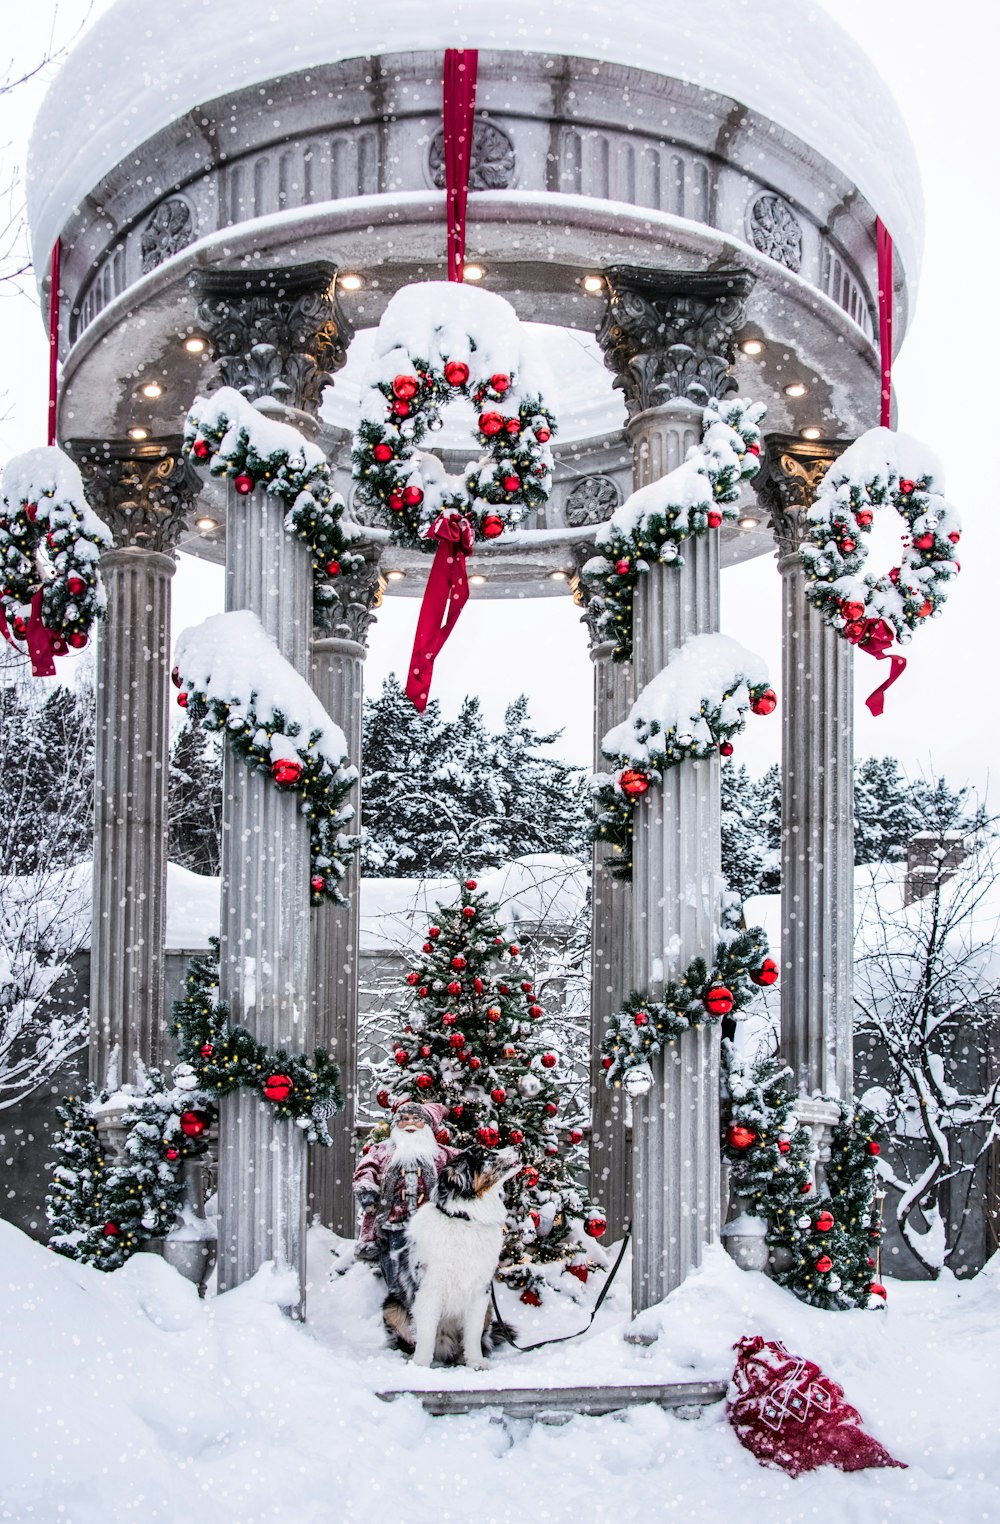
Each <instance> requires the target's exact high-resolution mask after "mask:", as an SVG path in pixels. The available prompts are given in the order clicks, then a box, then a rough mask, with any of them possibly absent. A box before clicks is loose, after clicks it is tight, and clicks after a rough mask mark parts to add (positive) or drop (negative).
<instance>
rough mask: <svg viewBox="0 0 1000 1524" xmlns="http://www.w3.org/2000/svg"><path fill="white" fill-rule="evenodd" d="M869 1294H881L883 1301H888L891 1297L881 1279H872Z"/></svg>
mask: <svg viewBox="0 0 1000 1524" xmlns="http://www.w3.org/2000/svg"><path fill="white" fill-rule="evenodd" d="M868 1294H869V1295H870V1296H880V1297H881V1298H882V1300H883V1302H884V1301H887V1300H888V1297H889V1293H888V1291H886V1289H885V1287H884V1286H883V1285H882V1283H881V1282H880V1281H872V1283H871V1285H870V1286H869V1287H868Z"/></svg>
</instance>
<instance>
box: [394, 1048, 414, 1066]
mask: <svg viewBox="0 0 1000 1524" xmlns="http://www.w3.org/2000/svg"><path fill="white" fill-rule="evenodd" d="M392 1056H393V1058H394V1059H395V1060H396V1062H397V1064H399V1066H400V1068H403V1067H404V1066H405V1065H406V1064H407V1063H408V1062H409V1058H410V1055H409V1054H408V1053H407V1051H406V1049H405V1048H397V1049H396V1051H395V1053H394V1054H393V1055H392Z"/></svg>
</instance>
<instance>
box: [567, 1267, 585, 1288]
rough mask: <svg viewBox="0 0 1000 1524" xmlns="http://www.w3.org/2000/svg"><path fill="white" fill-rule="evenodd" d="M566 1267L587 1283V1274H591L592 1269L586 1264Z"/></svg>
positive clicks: (578, 1278)
mask: <svg viewBox="0 0 1000 1524" xmlns="http://www.w3.org/2000/svg"><path fill="white" fill-rule="evenodd" d="M566 1269H567V1270H568V1271H569V1273H570V1275H575V1276H576V1278H577V1280H578V1281H582V1282H583V1284H584V1285H586V1284H587V1276H588V1275H589V1274H590V1271H589V1270H588V1269H587V1267H586V1265H567V1266H566Z"/></svg>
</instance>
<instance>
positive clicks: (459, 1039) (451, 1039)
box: [448, 1032, 465, 1048]
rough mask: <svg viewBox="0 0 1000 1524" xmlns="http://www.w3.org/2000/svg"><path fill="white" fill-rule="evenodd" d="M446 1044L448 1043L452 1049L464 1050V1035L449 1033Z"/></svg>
mask: <svg viewBox="0 0 1000 1524" xmlns="http://www.w3.org/2000/svg"><path fill="white" fill-rule="evenodd" d="M448 1043H449V1045H450V1046H451V1047H452V1048H464V1047H465V1034H464V1033H463V1032H451V1033H449V1036H448Z"/></svg>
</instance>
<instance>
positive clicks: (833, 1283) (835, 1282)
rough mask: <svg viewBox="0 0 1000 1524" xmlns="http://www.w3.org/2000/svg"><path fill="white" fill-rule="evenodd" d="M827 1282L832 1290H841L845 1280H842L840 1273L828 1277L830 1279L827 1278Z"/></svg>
mask: <svg viewBox="0 0 1000 1524" xmlns="http://www.w3.org/2000/svg"><path fill="white" fill-rule="evenodd" d="M826 1284H827V1285H828V1286H829V1288H830V1290H831V1291H839V1290H840V1288H841V1286H842V1285H843V1284H844V1283H843V1281H842V1280H841V1279H840V1276H839V1275H831V1276H830V1277H829V1278H828V1279H827V1283H826Z"/></svg>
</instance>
